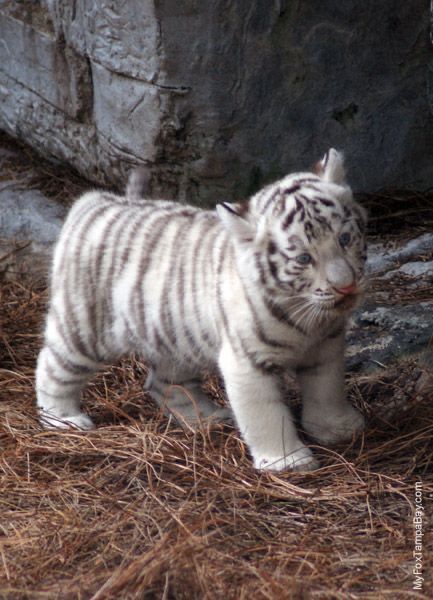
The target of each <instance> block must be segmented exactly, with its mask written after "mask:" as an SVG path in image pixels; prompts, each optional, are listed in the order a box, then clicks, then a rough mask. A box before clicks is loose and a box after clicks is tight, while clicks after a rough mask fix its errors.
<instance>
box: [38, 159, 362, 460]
mask: <svg viewBox="0 0 433 600" xmlns="http://www.w3.org/2000/svg"><path fill="white" fill-rule="evenodd" d="M136 183H137V182H135V183H134V185H132V188H134V189H135V192H134V193H133V194H132V195H131V196H130V197H128V196H127V197H126V198H124V197H118V196H115V195H113V194H109V193H106V192H90V193H87V194H85V195H84V196H83V197H82V198H81V199H79V200H78V201H77V202H76V203H75V205H74V206H73V208H72V209H71V211H70V213H69V215H68V217H67V220H66V222H65V224H64V226H63V229H62V232H61V235H60V238H59V241H58V243H57V247H56V250H55V253H54V260H53V267H52V281H51V302H50V307H49V311H48V316H47V322H46V329H45V344H44V347H43V349H42V351H41V353H40V355H39V359H38V365H37V373H36V390H37V403H38V406H39V408H40V410H41V419H42V422H43V423H44V424H45V426H47V427H67V426H75V427H78V428H81V429H90V428H91V427H93V423H92V421H91V420H90V418H89V417H88V416H86V415H85V414H84V413H83V412H81V410H80V392H81V390H82V389H83V387H84V386H85V384H86V383H87V381H88V380H89V378H90V377H91V376H92V375H93V374H94V373H95V371H96V370H97V369H99V368H100V367H101V366H102V365H104V364H107V363H110V362H112V361H114V360H115V359H117V358H118V357H120V356H122V355H125V354H128V353H131V352H137V353H139V354H140V355H141V356H142V357H143V358H144V359H145V360H146V361H147V362H148V364H149V365H150V367H151V370H150V374H149V377H148V380H147V388H148V390H149V392H150V394H151V395H152V396H153V398H154V399H155V400H156V401H157V403H158V404H160V405H161V406H163V407H165V408H166V409H168V410H170V411H173V412H174V413H176V414H177V415H178V416H180V417H181V418H185V419H186V420H189V421H193V420H194V418H201V417H215V418H225V417H226V416H227V410H225V409H222V408H219V407H217V406H216V405H215V404H213V403H212V402H211V400H210V399H208V398H207V397H206V396H205V395H204V393H203V391H202V390H201V387H200V377H199V374H200V373H201V372H202V371H203V370H204V369H209V368H211V367H218V368H219V371H220V373H221V374H222V377H223V379H224V384H225V389H226V392H227V396H228V400H229V403H230V407H231V409H232V411H233V414H234V417H235V420H236V422H237V425H238V427H239V429H240V431H241V433H242V436H243V438H244V440H245V441H246V443H247V445H248V447H249V450H250V452H251V455H252V457H253V460H254V465H255V467H256V468H258V469H267V470H277V471H278V470H281V469H285V468H293V469H298V470H308V469H313V468H316V466H317V462H316V460H315V459H314V457H313V454H312V452H311V450H310V449H309V448H307V447H306V446H305V445H304V444H303V443H302V441H301V440H300V438H299V437H298V434H297V431H296V428H295V426H294V424H293V419H292V416H291V413H290V410H289V408H288V407H287V406H286V404H285V402H284V396H283V392H282V385H281V374H282V373H284V372H292V373H293V374H295V375H296V377H297V379H298V380H299V383H300V387H301V394H302V400H303V409H302V426H303V428H304V429H305V431H307V432H308V433H309V434H311V435H312V436H313V437H314V438H316V439H317V440H319V441H320V442H324V443H330V442H335V441H337V440H343V439H345V438H350V436H351V435H352V434H353V433H355V432H358V431H360V430H362V428H363V427H364V419H363V417H362V416H361V414H360V413H359V412H358V411H357V410H355V409H354V408H353V407H352V406H351V404H350V403H349V402H348V401H347V400H346V399H345V393H344V366H343V360H344V359H343V353H344V333H345V323H346V320H347V317H348V315H349V313H350V311H351V310H352V309H353V308H354V307H355V306H356V305H357V303H358V301H359V299H360V298H361V296H362V292H363V288H364V276H363V273H364V263H365V258H366V247H365V240H364V229H365V221H366V217H365V213H364V210H363V209H362V208H361V207H360V206H359V205H358V204H357V203H356V202H355V201H354V200H353V198H352V193H351V190H350V188H349V187H348V186H347V184H346V183H345V175H344V168H343V158H342V156H341V154H339V153H338V152H337V151H336V150H334V149H331V150H329V151H328V152H327V153H326V155H325V157H324V158H323V159H322V161H321V162H319V163H318V165H316V169H315V172H314V173H295V174H292V175H288V176H287V177H285V178H284V179H282V180H281V181H278V182H277V183H274V184H272V185H268V186H267V187H265V188H264V189H262V190H261V191H260V192H258V193H257V194H256V195H254V196H253V197H252V198H251V199H250V201H249V202H247V203H245V204H237V205H234V204H228V203H222V204H220V205H218V206H217V210H216V211H205V210H201V209H198V208H195V207H191V206H185V205H181V204H179V203H176V202H169V201H162V200H159V201H158V200H145V199H139V198H138V197H137V191H136V188H137V185H136Z"/></svg>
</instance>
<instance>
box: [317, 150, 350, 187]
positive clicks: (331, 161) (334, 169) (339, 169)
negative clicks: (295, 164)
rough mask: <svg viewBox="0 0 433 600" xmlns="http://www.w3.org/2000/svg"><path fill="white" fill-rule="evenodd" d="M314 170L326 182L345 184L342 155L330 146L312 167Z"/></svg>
mask: <svg viewBox="0 0 433 600" xmlns="http://www.w3.org/2000/svg"><path fill="white" fill-rule="evenodd" d="M314 172H315V173H316V175H318V176H319V177H320V178H321V179H323V181H326V182H327V183H336V184H337V185H345V184H346V171H345V169H344V156H343V154H342V153H341V152H338V151H337V150H335V148H330V149H329V150H328V152H327V153H326V154H325V156H324V157H323V158H322V160H320V161H319V162H318V163H317V164H316V165H315V167H314Z"/></svg>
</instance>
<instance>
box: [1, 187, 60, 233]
mask: <svg viewBox="0 0 433 600" xmlns="http://www.w3.org/2000/svg"><path fill="white" fill-rule="evenodd" d="M0 207H1V208H0V237H1V238H6V239H14V240H31V241H35V242H41V243H53V242H54V241H55V240H56V239H57V236H58V234H59V231H60V228H61V226H62V223H63V219H64V216H65V208H64V207H63V206H61V205H60V204H58V203H56V202H54V201H53V200H49V199H48V198H46V197H45V196H44V195H43V194H41V192H39V191H38V190H26V189H19V187H18V186H17V183H16V182H14V181H2V182H1V184H0Z"/></svg>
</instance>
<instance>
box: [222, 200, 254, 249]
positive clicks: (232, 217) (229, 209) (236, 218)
mask: <svg viewBox="0 0 433 600" xmlns="http://www.w3.org/2000/svg"><path fill="white" fill-rule="evenodd" d="M216 210H217V213H218V216H219V218H220V219H221V221H222V224H223V225H224V227H225V228H226V229H227V231H229V232H230V233H231V234H232V235H233V237H234V238H236V239H237V240H238V241H239V242H252V241H253V239H254V235H255V229H254V227H253V226H252V225H251V223H249V222H248V221H247V220H246V219H245V218H244V216H243V214H240V212H239V210H240V207H239V206H238V205H236V204H230V203H229V202H221V204H217V207H216Z"/></svg>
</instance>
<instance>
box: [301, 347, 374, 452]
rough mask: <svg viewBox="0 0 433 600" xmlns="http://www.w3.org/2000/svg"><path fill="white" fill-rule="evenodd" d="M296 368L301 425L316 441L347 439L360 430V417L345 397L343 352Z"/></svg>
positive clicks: (331, 441)
mask: <svg viewBox="0 0 433 600" xmlns="http://www.w3.org/2000/svg"><path fill="white" fill-rule="evenodd" d="M340 348H341V351H339V352H338V353H335V354H334V356H333V357H332V359H331V360H329V359H328V360H325V359H323V358H322V359H321V360H320V359H319V360H320V362H318V363H316V364H313V365H311V366H310V367H306V368H301V369H299V370H298V380H299V383H300V386H301V395H302V426H303V428H304V430H305V431H306V432H307V433H309V434H310V435H311V436H313V437H314V438H315V439H317V440H318V441H320V442H322V443H324V444H330V443H334V442H339V441H343V440H347V439H350V438H351V437H352V435H353V434H354V433H358V432H360V431H362V430H363V429H364V426H365V420H364V417H363V416H362V415H361V413H360V412H358V411H357V410H356V409H355V408H354V407H353V406H352V405H351V404H350V402H349V401H348V400H347V399H346V394H345V385H344V354H343V344H342V343H341V345H340Z"/></svg>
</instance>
